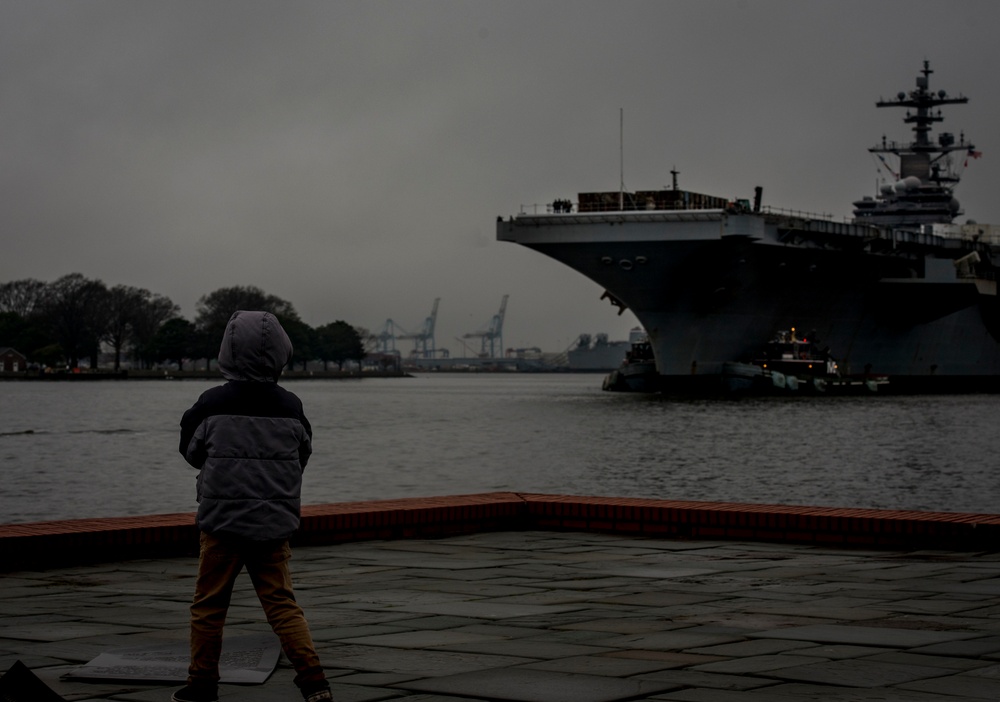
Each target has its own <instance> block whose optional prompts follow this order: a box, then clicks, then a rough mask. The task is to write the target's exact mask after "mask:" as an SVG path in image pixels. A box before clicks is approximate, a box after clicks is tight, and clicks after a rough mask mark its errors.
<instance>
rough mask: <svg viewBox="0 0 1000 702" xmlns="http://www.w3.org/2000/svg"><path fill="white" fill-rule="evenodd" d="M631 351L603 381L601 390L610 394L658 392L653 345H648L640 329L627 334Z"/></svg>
mask: <svg viewBox="0 0 1000 702" xmlns="http://www.w3.org/2000/svg"><path fill="white" fill-rule="evenodd" d="M629 341H630V342H631V344H632V348H631V350H629V351H628V352H627V353H626V354H625V360H624V361H623V362H622V365H621V366H620V367H619V368H617V369H616V370H613V371H611V373H609V374H608V376H607V377H606V378H605V379H604V383H603V385H602V389H604V390H609V391H612V392H656V391H657V390H659V378H660V376H659V374H658V373H657V372H656V358H655V357H654V356H653V345H652V344H650V343H649V337H648V336H646V332H644V331H643V330H642V329H641V328H636V329H633V330H632V331H631V332H630V333H629Z"/></svg>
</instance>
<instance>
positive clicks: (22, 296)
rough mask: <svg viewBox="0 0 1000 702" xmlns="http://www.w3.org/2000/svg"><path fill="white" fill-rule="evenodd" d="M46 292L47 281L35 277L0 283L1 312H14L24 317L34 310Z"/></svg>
mask: <svg viewBox="0 0 1000 702" xmlns="http://www.w3.org/2000/svg"><path fill="white" fill-rule="evenodd" d="M44 294H45V283H43V282H42V281H40V280H35V279H34V278H25V279H23V280H12V281H10V282H9V283H4V284H3V285H0V312H13V313H15V314H18V315H20V316H21V317H22V318H23V319H27V318H28V316H30V315H31V313H32V312H34V311H35V310H36V309H37V308H38V306H39V303H40V302H41V300H42V298H43V296H44Z"/></svg>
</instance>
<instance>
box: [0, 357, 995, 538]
mask: <svg viewBox="0 0 1000 702" xmlns="http://www.w3.org/2000/svg"><path fill="white" fill-rule="evenodd" d="M600 383H601V376H599V375H588V374H580V375H576V374H566V375H547V374H537V375H536V374H470V375H461V374H440V375H432V374H428V375H423V376H418V377H414V378H397V379H366V380H360V381H289V382H286V383H284V385H285V386H286V387H287V388H289V389H290V390H292V391H293V392H295V393H297V394H298V395H299V396H300V397H301V398H302V400H303V402H304V404H305V409H306V414H307V416H308V417H309V419H310V421H311V422H312V425H313V430H314V434H315V437H314V441H315V453H314V455H313V459H312V461H311V463H310V464H309V467H308V468H307V469H306V474H305V481H304V485H303V502H304V503H307V504H313V503H325V502H344V501H352V500H369V499H383V498H395V497H418V496H428V495H457V494H466V493H476V492H490V491H496V490H505V491H521V492H542V493H557V494H571V495H601V496H615V497H618V496H624V497H654V498H666V499H685V500H725V501H738V502H756V503H781V504H805V505H823V506H841V507H873V508H890V509H922V510H944V511H969V512H994V513H997V512H1000V472H998V470H997V467H996V464H995V461H996V459H997V456H998V455H1000V432H998V431H997V424H998V422H1000V396H992V395H967V396H929V397H889V396H883V397H878V396H873V397H858V398H849V397H821V398H757V399H747V398H745V399H740V400H708V399H704V400H691V401H678V400H676V399H665V398H661V397H658V396H646V395H629V394H615V393H606V392H602V391H601V390H600ZM215 384H218V383H214V382H202V381H129V382H111V381H109V382H92V383H90V382H86V383H84V382H76V383H74V382H20V383H18V382H8V383H2V384H0V464H2V466H3V477H4V480H3V488H2V490H0V523H12V522H27V521H37V520H48V519H68V518H78V517H99V516H121V515H137V514H157V513H166V512H187V511H193V510H194V509H195V501H194V488H195V480H194V479H195V475H196V471H195V470H194V469H192V468H190V467H188V466H187V464H186V463H185V462H184V461H183V459H182V458H181V456H180V454H179V453H178V452H177V443H178V422H179V420H180V416H181V414H182V413H183V411H184V410H185V409H187V408H188V407H189V406H190V405H191V404H192V403H193V402H194V401H195V399H196V398H197V397H198V395H199V394H200V393H201V392H202V391H203V390H205V389H207V388H208V387H211V386H212V385H215Z"/></svg>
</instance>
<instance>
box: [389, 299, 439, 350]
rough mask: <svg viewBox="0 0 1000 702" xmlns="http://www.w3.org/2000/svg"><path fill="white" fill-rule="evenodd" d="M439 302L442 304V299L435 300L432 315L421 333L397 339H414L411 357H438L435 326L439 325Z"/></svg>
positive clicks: (422, 327)
mask: <svg viewBox="0 0 1000 702" xmlns="http://www.w3.org/2000/svg"><path fill="white" fill-rule="evenodd" d="M439 302H441V298H440V297H436V298H434V307H433V308H432V309H431V313H430V315H429V316H428V317H427V318H426V319H425V320H424V323H423V326H421V328H420V331H418V332H414V333H412V334H410V333H404V334H400V335H398V336H397V337H396V338H397V339H413V351H411V352H410V355H411V356H416V357H418V358H434V357H435V356H436V354H437V351H436V350H435V348H434V325H435V324H437V314H438V303H439Z"/></svg>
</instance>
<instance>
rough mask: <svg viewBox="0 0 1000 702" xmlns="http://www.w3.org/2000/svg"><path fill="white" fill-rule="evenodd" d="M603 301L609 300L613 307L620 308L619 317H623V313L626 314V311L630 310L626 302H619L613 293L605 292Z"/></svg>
mask: <svg viewBox="0 0 1000 702" xmlns="http://www.w3.org/2000/svg"><path fill="white" fill-rule="evenodd" d="M601 299H602V300H608V301H609V302H610V303H611V304H612V305H613V306H615V307H617V308H618V316H619V317H621V316H622V312H624V311H625V310H627V309H628V305H626V304H625V303H624V302H622V301H621V300H619V299H618V298H617V297H615V296H614V295H612V294H611V293H609V292H608V291H607V290H605V291H604V294H603V295H601Z"/></svg>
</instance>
